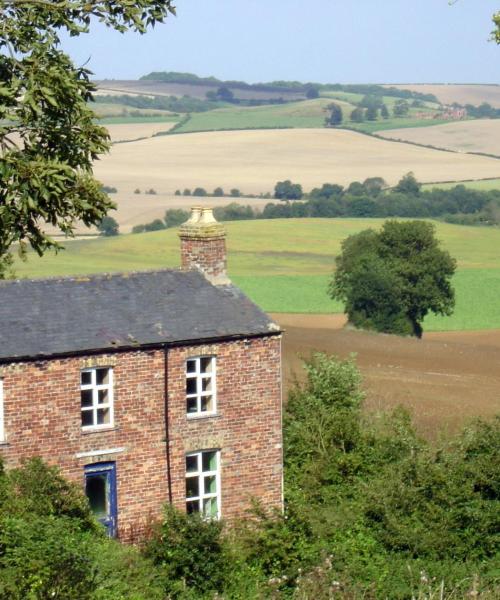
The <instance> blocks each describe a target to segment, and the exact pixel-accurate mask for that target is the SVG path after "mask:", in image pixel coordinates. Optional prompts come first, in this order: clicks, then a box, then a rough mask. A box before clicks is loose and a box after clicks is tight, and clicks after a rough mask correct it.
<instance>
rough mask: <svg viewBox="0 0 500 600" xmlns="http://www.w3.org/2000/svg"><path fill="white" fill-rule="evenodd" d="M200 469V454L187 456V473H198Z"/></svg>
mask: <svg viewBox="0 0 500 600" xmlns="http://www.w3.org/2000/svg"><path fill="white" fill-rule="evenodd" d="M197 471H198V455H197V454H194V455H191V456H186V473H196V472H197Z"/></svg>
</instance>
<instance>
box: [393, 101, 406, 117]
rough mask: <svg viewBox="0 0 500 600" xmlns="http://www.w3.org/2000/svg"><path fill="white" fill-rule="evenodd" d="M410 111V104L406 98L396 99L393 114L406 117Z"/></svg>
mask: <svg viewBox="0 0 500 600" xmlns="http://www.w3.org/2000/svg"><path fill="white" fill-rule="evenodd" d="M409 112H410V105H409V104H408V102H407V101H406V100H396V102H395V103H394V109H393V114H394V116H395V117H406V115H407V114H408V113H409Z"/></svg>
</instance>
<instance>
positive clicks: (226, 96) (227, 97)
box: [215, 85, 234, 102]
mask: <svg viewBox="0 0 500 600" xmlns="http://www.w3.org/2000/svg"><path fill="white" fill-rule="evenodd" d="M215 95H216V98H217V99H218V100H222V101H223V102H232V101H233V100H234V94H233V92H232V91H231V90H230V89H229V88H228V87H226V86H225V85H223V86H221V87H220V88H218V90H217V92H216V93H215Z"/></svg>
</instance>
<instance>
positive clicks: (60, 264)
mask: <svg viewBox="0 0 500 600" xmlns="http://www.w3.org/2000/svg"><path fill="white" fill-rule="evenodd" d="M381 223H382V220H378V219H342V220H341V219H286V220H280V219H276V220H270V221H246V222H245V221H240V222H233V223H228V224H227V228H228V245H229V270H230V274H231V276H232V278H233V279H234V281H235V282H236V283H237V284H238V285H240V286H241V287H242V288H243V289H244V290H245V291H246V292H247V293H248V294H249V296H250V297H252V298H253V299H254V300H255V301H256V302H258V303H259V304H260V305H261V306H263V307H264V308H265V309H266V310H268V311H271V312H285V313H286V312H294V313H298V312H299V313H300V312H303V313H332V312H341V311H342V306H341V305H340V304H338V303H334V302H332V301H331V300H330V299H329V297H328V295H327V285H328V280H329V277H330V276H331V272H332V269H333V265H334V257H335V255H336V254H338V252H339V250H340V242H341V241H342V240H343V239H344V238H345V237H347V236H348V235H351V234H352V233H356V232H357V231H360V230H361V229H365V228H367V227H379V226H380V225H381ZM436 227H437V235H438V237H439V239H441V240H442V241H443V244H444V246H445V247H446V248H447V249H448V250H449V251H450V252H451V254H452V256H454V257H456V259H457V261H458V273H457V275H456V277H455V288H456V292H457V306H456V310H455V314H454V315H453V316H452V317H432V318H429V319H428V320H427V321H426V323H425V330H426V331H432V330H434V331H439V330H465V329H469V330H471V329H472V330H475V329H490V328H500V304H499V302H498V298H499V296H500V255H499V253H498V247H499V246H500V231H499V230H497V229H493V228H479V227H460V226H455V225H449V224H443V223H438V224H436ZM178 265H179V249H178V237H177V232H176V230H172V229H170V230H167V231H160V232H155V233H147V234H136V235H133V234H131V235H121V236H118V237H115V238H99V239H94V240H85V241H75V242H71V243H68V244H67V249H66V250H65V251H63V252H60V253H59V254H58V255H55V256H54V255H48V256H45V257H44V258H43V259H39V258H37V257H36V256H35V255H33V254H30V255H29V260H28V261H27V262H26V263H22V262H21V263H19V264H18V265H17V267H16V269H17V271H18V274H19V276H23V277H45V276H51V275H77V274H84V273H92V272H110V271H131V270H140V269H151V268H152V269H155V268H156V269H157V268H163V267H176V266H178Z"/></svg>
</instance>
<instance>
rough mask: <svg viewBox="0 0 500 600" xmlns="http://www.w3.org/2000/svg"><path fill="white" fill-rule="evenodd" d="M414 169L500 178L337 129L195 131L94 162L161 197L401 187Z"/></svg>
mask: <svg viewBox="0 0 500 600" xmlns="http://www.w3.org/2000/svg"><path fill="white" fill-rule="evenodd" d="M408 171H413V172H414V173H415V175H416V177H417V178H418V179H419V180H420V181H422V182H424V183H425V182H434V181H455V180H464V179H479V178H487V177H498V176H499V175H500V162H498V160H496V159H493V158H485V157H478V156H469V155H461V154H453V153H449V152H440V151H437V150H431V149H427V148H420V147H418V146H411V145H409V144H403V143H401V144H400V143H396V142H389V141H385V140H380V139H377V138H374V137H369V136H366V135H363V134H360V133H356V132H353V131H345V130H331V129H289V130H288V129H287V130H252V131H222V132H207V133H191V134H184V135H172V136H162V137H156V138H151V139H147V140H142V141H138V142H133V143H129V144H118V145H115V146H114V147H113V148H112V150H111V153H110V154H109V155H108V156H105V157H104V158H103V159H102V160H100V161H98V162H97V163H96V165H95V172H96V175H97V177H98V178H99V179H100V180H101V181H103V183H105V184H106V185H112V186H114V187H116V188H118V189H119V190H120V191H122V192H127V193H128V192H132V191H133V190H134V189H135V188H137V187H139V188H141V189H144V188H150V187H153V188H155V189H156V190H157V191H161V192H162V193H168V192H169V193H173V192H174V191H175V190H176V189H177V188H180V189H183V188H184V187H190V188H193V187H196V186H202V187H205V188H206V189H208V190H213V189H214V188H215V187H217V186H222V187H223V188H225V189H230V188H232V187H237V188H239V189H241V190H242V192H245V193H257V194H258V193H260V192H268V191H272V190H273V189H274V185H275V183H276V182H277V181H279V180H282V179H292V180H293V181H296V182H300V183H301V184H302V186H303V187H304V189H305V190H309V189H311V188H313V187H315V186H318V185H321V184H323V183H324V182H335V183H340V184H343V185H345V184H348V183H350V182H351V181H355V180H358V179H361V180H364V179H365V178H366V177H374V176H381V177H383V178H384V179H385V180H386V181H387V182H388V183H389V184H395V183H397V181H398V180H399V179H400V178H401V176H402V175H404V174H405V173H407V172H408Z"/></svg>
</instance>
